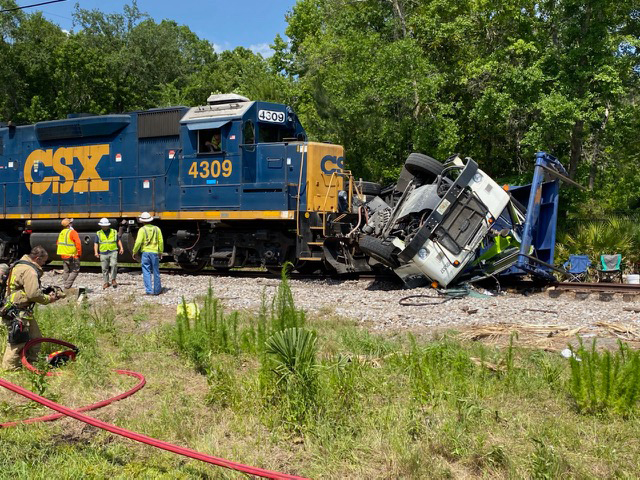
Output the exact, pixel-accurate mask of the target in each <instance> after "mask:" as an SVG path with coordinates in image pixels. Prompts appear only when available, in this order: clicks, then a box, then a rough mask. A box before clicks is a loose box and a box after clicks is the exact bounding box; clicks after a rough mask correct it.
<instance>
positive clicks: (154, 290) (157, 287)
mask: <svg viewBox="0 0 640 480" xmlns="http://www.w3.org/2000/svg"><path fill="white" fill-rule="evenodd" d="M141 263H142V280H143V281H144V289H145V291H146V292H147V293H148V294H152V295H159V294H160V292H161V291H162V285H161V284H160V262H159V257H158V254H157V253H150V252H143V253H142V259H141ZM152 274H153V287H152V286H151V275H152Z"/></svg>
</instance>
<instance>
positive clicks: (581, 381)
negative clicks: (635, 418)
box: [569, 339, 640, 415]
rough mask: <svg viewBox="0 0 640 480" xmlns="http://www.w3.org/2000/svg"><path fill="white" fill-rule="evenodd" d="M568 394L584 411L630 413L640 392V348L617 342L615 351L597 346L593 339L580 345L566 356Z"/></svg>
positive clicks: (634, 407)
mask: <svg viewBox="0 0 640 480" xmlns="http://www.w3.org/2000/svg"><path fill="white" fill-rule="evenodd" d="M569 362H570V364H571V387H570V388H571V396H572V397H573V400H574V401H575V403H576V407H577V408H578V410H579V411H580V412H583V413H608V412H612V413H619V414H622V415H629V414H630V413H631V412H633V411H635V409H636V408H637V406H638V397H639V395H640V352H638V351H635V350H631V349H630V348H629V347H628V346H627V345H625V344H623V343H622V342H619V349H618V351H616V352H615V353H611V352H610V351H608V350H605V351H602V352H599V351H597V350H596V341H595V339H594V340H593V343H592V344H591V348H590V349H587V348H585V347H584V345H582V343H580V348H579V349H577V350H576V351H575V352H574V355H573V356H572V357H571V358H570V359H569Z"/></svg>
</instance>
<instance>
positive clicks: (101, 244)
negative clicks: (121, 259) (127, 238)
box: [93, 218, 124, 289]
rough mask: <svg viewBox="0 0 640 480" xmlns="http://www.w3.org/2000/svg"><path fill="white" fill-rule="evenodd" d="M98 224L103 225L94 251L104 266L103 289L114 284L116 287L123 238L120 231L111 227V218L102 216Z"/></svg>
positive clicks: (122, 251)
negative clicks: (119, 234)
mask: <svg viewBox="0 0 640 480" xmlns="http://www.w3.org/2000/svg"><path fill="white" fill-rule="evenodd" d="M98 225H99V226H101V227H102V229H101V230H98V232H96V238H95V240H94V242H93V253H94V254H95V256H96V258H99V259H100V265H101V267H102V278H103V279H104V285H102V288H103V289H106V288H109V286H113V288H116V287H117V286H118V284H117V283H116V275H117V274H118V253H120V255H122V254H123V253H124V248H123V247H122V240H120V237H119V236H118V232H117V231H116V230H115V229H113V228H111V222H109V219H107V218H102V219H100V222H98Z"/></svg>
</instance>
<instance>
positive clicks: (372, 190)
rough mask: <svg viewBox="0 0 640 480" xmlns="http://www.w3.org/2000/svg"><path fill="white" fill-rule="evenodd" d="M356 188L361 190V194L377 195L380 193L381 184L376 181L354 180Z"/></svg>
mask: <svg viewBox="0 0 640 480" xmlns="http://www.w3.org/2000/svg"><path fill="white" fill-rule="evenodd" d="M356 185H357V186H358V188H359V189H360V190H361V191H362V194H363V195H370V196H373V197H375V196H377V195H380V191H381V190H382V186H381V185H380V184H379V183H376V182H364V181H363V182H356Z"/></svg>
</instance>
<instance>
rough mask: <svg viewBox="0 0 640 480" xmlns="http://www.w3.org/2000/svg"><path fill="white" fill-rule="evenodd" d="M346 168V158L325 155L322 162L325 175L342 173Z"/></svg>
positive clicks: (321, 167) (321, 166)
mask: <svg viewBox="0 0 640 480" xmlns="http://www.w3.org/2000/svg"><path fill="white" fill-rule="evenodd" d="M343 168H344V157H335V156H334V155H325V156H324V157H323V158H322V161H321V162H320V169H321V170H322V173H324V174H325V175H331V174H332V173H338V172H341V171H342V169H343Z"/></svg>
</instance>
